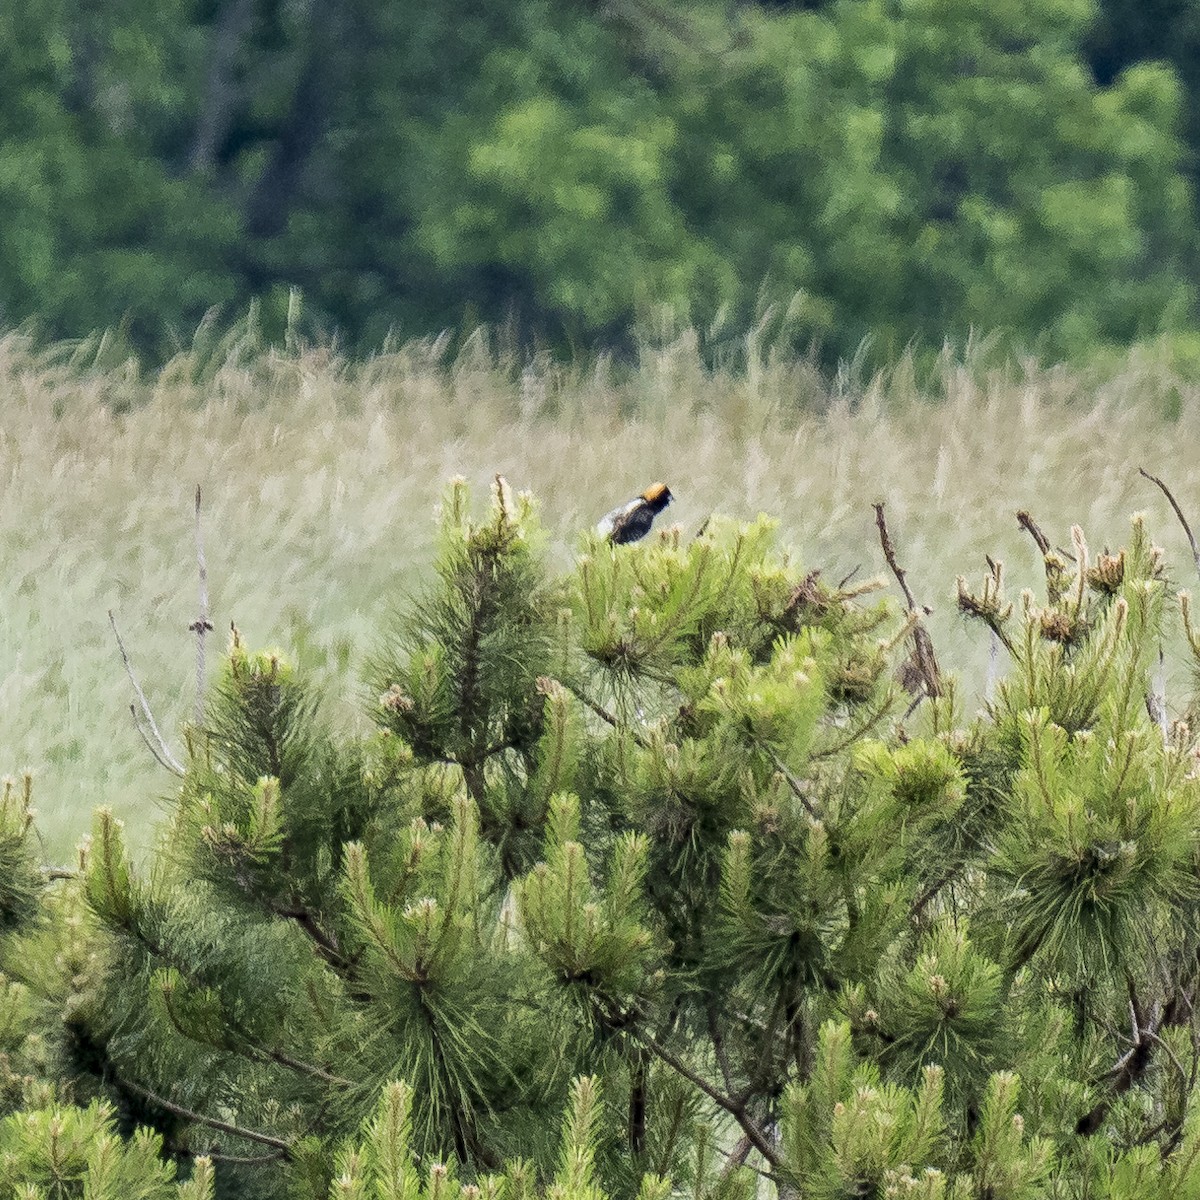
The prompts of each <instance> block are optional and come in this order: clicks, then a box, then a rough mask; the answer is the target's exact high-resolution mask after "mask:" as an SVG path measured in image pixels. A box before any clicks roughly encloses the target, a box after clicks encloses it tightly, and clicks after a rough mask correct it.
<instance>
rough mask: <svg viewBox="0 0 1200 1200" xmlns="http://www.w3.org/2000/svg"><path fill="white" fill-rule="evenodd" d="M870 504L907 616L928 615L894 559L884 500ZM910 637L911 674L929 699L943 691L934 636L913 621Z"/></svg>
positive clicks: (927, 611)
mask: <svg viewBox="0 0 1200 1200" xmlns="http://www.w3.org/2000/svg"><path fill="white" fill-rule="evenodd" d="M873 507H874V509H875V525H876V528H878V530H879V543H880V545H881V546H882V547H883V557H884V559H885V560H886V561H887V565H888V566H889V567H890V568H891V572H892V574H893V575H895V577H896V582H897V583H898V584H899V585H900V590H901V591H902V592H903V593H904V600H905V603H906V604H907V605H908V611H909V613H910V615H912V616H914V617H917V618H921V617H923V616H925V615H927V614H928V613H929V612H930V609H928V608H927V607H925V606H924V605H918V604H917V601H916V599H915V598H914V596H913V594H912V588H910V587H909V586H908V577H907V573H906V572H905V570H904V568H903V567H902V566H901V565H900V563H899V561H898V560H897V558H896V548H895V546H894V545H893V544H892V538H891V534H890V533H889V532H888V526H887V518H886V517H884V515H883V502H882V501H876V503H875V504H874V506H873ZM912 640H913V653H912V660H911V667H912V673H913V674H914V675H915V676H916V679H917V680H918V681H919V683H920V685H921V687H922V688H923V689H924V692H925V695H926V696H929V697H931V698H932V697H937V696H940V695H941V694H942V692H943V687H942V672H941V669H940V668H939V667H938V663H937V656H936V655H935V654H934V652H933V639H932V638H931V637H930V636H929V630H927V629H926V628H925V626H924V625H922V624H920V623H918V624H916V625H915V626H914V627H913V631H912Z"/></svg>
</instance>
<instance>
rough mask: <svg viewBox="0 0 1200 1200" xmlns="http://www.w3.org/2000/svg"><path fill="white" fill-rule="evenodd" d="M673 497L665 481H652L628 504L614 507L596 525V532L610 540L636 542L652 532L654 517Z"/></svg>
mask: <svg viewBox="0 0 1200 1200" xmlns="http://www.w3.org/2000/svg"><path fill="white" fill-rule="evenodd" d="M672 498H673V497H672V496H671V489H670V488H669V487H667V485H666V484H665V483H652V484H651V485H650V486H649V487H648V488H647V489H646V490H645V491H644V492H643V493H642V494H641V495H640V496H635V497H634V498H633V499H632V500H630V501H629V503H628V504H622V505H621V506H620V508H614V509H613V510H612V512H610V513H609V514H608V516H606V517H605V518H604V519H603V520H602V521H601V522H600V524H599V525H597V526H596V532H597V533H598V534H599V535H600V536H601V537H606V538H608V540H609V541H610V542H616V543H618V544H620V543H622V542H636V541H638V540H640V539H641V538H644V537H645V536H646V534H648V533H649V532H650V526H651V525H653V524H654V518H655V517H657V516H658V514H659V513H660V512H662V510H663V509H664V508H666V507H667V505H668V504H670V503H671V500H672Z"/></svg>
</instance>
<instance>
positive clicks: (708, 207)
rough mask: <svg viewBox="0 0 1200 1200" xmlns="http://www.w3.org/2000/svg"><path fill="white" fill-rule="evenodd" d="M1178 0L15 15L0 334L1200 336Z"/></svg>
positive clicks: (21, 2)
mask: <svg viewBox="0 0 1200 1200" xmlns="http://www.w3.org/2000/svg"><path fill="white" fill-rule="evenodd" d="M1198 152H1200V3H1197V2H1196V0H1100V2H1099V3H1096V4H1093V3H1091V2H1090V0H832V2H823V0H807V2H805V0H801V2H797V3H765V2H764V3H737V2H734V0H693V2H692V3H689V4H687V5H682V6H680V5H675V4H670V3H667V2H666V0H609V2H607V3H603V4H600V3H587V2H585V0H503V2H500V0H462V2H461V3H456V4H453V5H451V4H445V3H439V2H437V0H409V2H407V3H403V4H397V3H392V2H391V0H328V2H327V3H320V4H318V3H316V0H153V2H152V0H104V2H102V3H93V2H91V0H8V2H7V3H5V4H4V5H3V6H0V211H3V213H4V220H3V222H0V323H3V324H5V325H10V326H11V325H13V324H15V323H20V322H23V321H26V320H31V319H32V320H34V321H35V322H36V328H37V330H38V331H39V333H40V334H42V335H44V336H46V337H53V338H59V337H75V336H81V335H83V334H85V333H87V332H90V331H91V330H93V329H96V328H100V327H105V326H114V325H116V326H119V327H120V328H121V329H122V330H123V331H125V333H126V334H127V335H128V338H129V340H130V342H131V343H133V344H134V345H137V346H139V347H141V348H143V349H150V350H154V349H163V348H169V346H170V345H171V341H172V339H175V340H177V341H179V340H181V341H185V342H186V341H187V340H188V339H189V338H190V336H191V331H192V330H193V329H194V328H195V326H196V324H197V323H198V322H199V321H201V320H202V318H203V316H204V314H205V313H206V312H208V311H209V310H210V309H212V308H213V306H221V309H222V311H224V312H227V313H229V314H236V313H238V312H239V311H243V310H244V307H245V305H246V304H247V303H249V302H250V301H252V300H258V301H260V302H261V305H262V312H263V314H264V319H265V321H266V322H267V323H268V325H270V324H271V323H272V322H274V323H276V324H277V325H279V326H281V325H282V323H283V322H284V321H285V320H286V319H287V314H288V308H289V303H290V304H291V306H292V307H291V312H292V318H293V320H294V319H295V316H296V308H295V303H294V301H295V297H296V295H297V294H302V295H303V297H304V301H305V305H304V314H305V318H304V319H305V320H306V321H307V322H308V328H310V329H311V330H313V331H320V332H322V333H325V334H331V333H336V334H337V335H338V336H340V337H341V338H342V339H343V341H344V344H346V345H349V346H352V347H365V346H375V345H378V344H379V343H380V341H381V340H382V339H383V338H385V337H386V335H387V334H388V332H389V331H392V330H397V331H399V332H400V333H401V334H402V335H404V336H409V335H417V334H423V333H427V332H430V331H437V330H440V329H442V328H445V327H454V328H460V329H461V328H468V327H470V326H471V325H472V324H473V323H476V322H478V321H488V322H501V323H508V324H509V326H510V327H512V328H515V329H517V330H519V331H521V333H522V335H523V336H525V335H530V336H535V337H542V338H544V339H547V340H549V341H550V342H551V343H553V344H557V345H560V346H566V347H574V348H578V347H580V346H583V347H590V346H595V345H598V344H607V345H613V344H619V343H620V342H621V341H622V339H624V338H626V337H627V336H628V335H629V334H630V332H631V331H632V330H635V329H636V328H637V326H638V323H639V322H642V323H644V322H646V321H648V320H653V319H654V317H655V316H656V315H657V314H661V313H662V312H664V311H669V312H671V313H672V314H674V315H675V316H677V317H680V318H682V319H685V320H688V321H691V322H693V323H695V324H696V325H697V326H698V327H699V328H700V329H702V330H703V331H705V334H706V336H707V337H708V338H709V339H710V340H712V341H714V342H719V340H720V338H721V337H722V335H723V333H725V332H732V331H736V332H738V333H744V332H745V330H746V329H748V328H752V327H754V326H755V325H756V324H758V323H762V322H763V321H764V320H771V321H773V322H775V323H776V329H777V331H779V330H782V331H785V332H786V333H787V336H788V337H790V338H792V339H794V340H795V342H796V344H797V345H803V346H806V347H808V346H814V345H815V346H818V347H820V349H821V351H822V353H824V354H825V355H827V356H829V355H838V354H842V353H848V352H852V351H853V350H854V349H855V348H856V347H858V346H859V345H860V343H861V342H862V340H863V339H864V338H865V337H868V336H869V337H870V338H871V343H872V345H873V346H874V347H875V348H876V349H877V350H879V351H880V352H882V353H885V354H891V353H894V352H895V351H896V350H897V349H901V348H903V346H904V345H906V344H908V343H910V342H911V341H913V340H916V341H918V342H923V343H926V344H932V345H933V346H934V347H936V346H938V345H940V344H941V342H942V340H943V338H946V337H950V338H952V339H957V338H962V337H965V336H967V334H968V333H969V331H970V330H973V329H974V330H982V331H988V332H992V331H996V332H998V333H999V334H1000V336H1001V338H1002V339H1003V340H1004V342H1005V344H1006V345H1009V346H1011V347H1012V348H1014V349H1018V350H1031V351H1037V352H1042V353H1046V354H1052V355H1068V356H1071V355H1084V354H1089V353H1091V352H1093V351H1095V350H1096V349H1097V348H1099V347H1102V346H1105V345H1120V344H1126V343H1129V342H1132V341H1136V340H1138V339H1142V338H1146V337H1152V336H1155V335H1158V334H1160V333H1163V332H1166V333H1171V334H1175V335H1179V336H1180V337H1181V338H1182V340H1183V343H1184V344H1185V345H1188V344H1190V337H1191V335H1190V334H1189V330H1193V329H1195V327H1196V309H1195V301H1196V283H1197V277H1198V271H1200V265H1198V263H1200V256H1198V254H1197V246H1198V238H1197V230H1198V215H1197V206H1196V188H1195V183H1196V180H1197V174H1198V169H1200V168H1198V164H1200V153H1198Z"/></svg>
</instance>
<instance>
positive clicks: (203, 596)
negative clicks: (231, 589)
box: [188, 484, 213, 725]
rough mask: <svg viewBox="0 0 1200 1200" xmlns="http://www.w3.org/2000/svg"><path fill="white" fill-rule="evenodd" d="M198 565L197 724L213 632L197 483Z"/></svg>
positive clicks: (193, 626) (200, 717) (194, 625)
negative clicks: (206, 649)
mask: <svg viewBox="0 0 1200 1200" xmlns="http://www.w3.org/2000/svg"><path fill="white" fill-rule="evenodd" d="M196 565H197V567H198V569H199V573H200V615H199V616H198V617H197V618H196V619H195V620H194V621H193V622H192V623H191V624H190V625H189V626H188V628H189V629H190V630H191V631H192V632H193V633H194V634H195V635H196V724H197V725H202V724H203V723H204V685H205V676H206V671H205V657H204V635H205V634H206V633H211V632H212V627H213V626H212V622H211V621H210V620H209V619H208V564H207V563H206V562H205V560H204V533H203V529H202V527H201V524H200V485H199V484H197V485H196Z"/></svg>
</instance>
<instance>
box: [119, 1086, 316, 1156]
mask: <svg viewBox="0 0 1200 1200" xmlns="http://www.w3.org/2000/svg"><path fill="white" fill-rule="evenodd" d="M118 1080H119V1086H120V1087H123V1088H128V1089H129V1090H130V1091H131V1092H133V1093H135V1094H136V1095H138V1096H141V1097H143V1098H144V1099H146V1100H149V1101H150V1102H151V1103H152V1104H157V1105H158V1106H159V1108H164V1109H166V1110H167V1112H169V1113H174V1114H175V1116H177V1117H183V1119H184V1120H185V1121H195V1122H196V1123H197V1124H198V1125H207V1126H208V1127H209V1128H210V1129H219V1130H220V1131H221V1132H222V1133H228V1134H231V1135H232V1136H233V1137H239V1138H245V1139H246V1141H248V1142H260V1143H261V1144H262V1145H264V1146H274V1147H275V1149H276V1150H279V1151H280V1152H281V1153H282V1154H283V1156H284V1157H285V1158H286V1157H290V1156H291V1153H292V1146H291V1143H290V1142H285V1141H284V1140H283V1139H282V1138H277V1137H272V1136H271V1134H269V1133H259V1132H258V1130H256V1129H243V1128H242V1127H241V1126H240V1125H231V1124H230V1123H229V1122H228V1121H218V1120H217V1118H216V1117H206V1116H205V1115H204V1114H203V1113H198V1112H194V1111H193V1110H192V1109H190V1108H184V1107H183V1105H181V1104H175V1103H174V1102H173V1101H171V1100H168V1099H166V1098H165V1097H164V1096H160V1095H159V1094H158V1093H157V1092H152V1091H151V1090H150V1089H149V1088H146V1087H142V1085H141V1084H140V1083H134V1082H133V1080H132V1079H126V1078H124V1077H123V1076H118Z"/></svg>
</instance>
